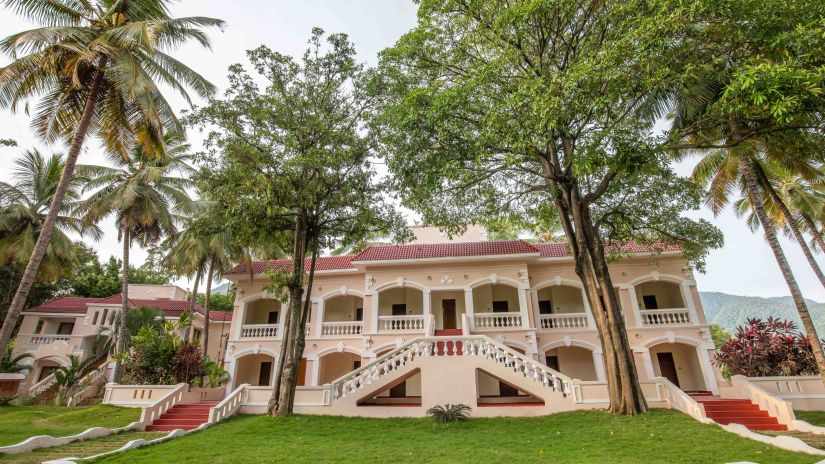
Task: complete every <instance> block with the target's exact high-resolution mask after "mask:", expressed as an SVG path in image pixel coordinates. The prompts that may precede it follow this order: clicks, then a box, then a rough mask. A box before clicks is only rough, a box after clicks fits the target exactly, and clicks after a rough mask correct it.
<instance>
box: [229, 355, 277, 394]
mask: <svg viewBox="0 0 825 464" xmlns="http://www.w3.org/2000/svg"><path fill="white" fill-rule="evenodd" d="M275 368H276V365H275V358H274V357H272V356H270V355H268V354H264V353H257V354H248V355H246V356H243V357H241V358H238V359H237V360H236V361H235V379H234V384H235V385H241V384H245V383H247V384H249V385H252V386H256V387H265V386H271V385H272V381H273V379H274V378H275Z"/></svg>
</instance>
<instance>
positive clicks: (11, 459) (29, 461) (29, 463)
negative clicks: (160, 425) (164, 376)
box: [0, 432, 167, 464]
mask: <svg viewBox="0 0 825 464" xmlns="http://www.w3.org/2000/svg"><path fill="white" fill-rule="evenodd" d="M166 433H167V432H123V433H119V434H117V435H109V436H106V437H101V438H95V439H94V440H86V441H76V442H74V443H69V444H68V445H63V446H55V447H52V448H41V449H39V450H34V451H32V452H30V453H21V454H11V455H2V454H0V464H7V463H14V464H40V463H41V462H44V461H51V460H55V459H61V458H68V457H78V458H85V457H86V456H95V455H97V454H101V453H106V452H108V451H114V450H116V449H118V448H120V447H121V446H123V445H125V444H126V443H128V442H130V441H131V440H137V439H138V438H143V439H144V440H152V439H155V438H159V437H162V436H164V435H166Z"/></svg>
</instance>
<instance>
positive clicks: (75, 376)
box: [54, 354, 95, 405]
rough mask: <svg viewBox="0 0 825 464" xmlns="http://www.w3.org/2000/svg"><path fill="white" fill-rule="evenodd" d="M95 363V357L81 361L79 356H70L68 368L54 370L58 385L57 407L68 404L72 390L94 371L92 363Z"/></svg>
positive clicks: (61, 367)
mask: <svg viewBox="0 0 825 464" xmlns="http://www.w3.org/2000/svg"><path fill="white" fill-rule="evenodd" d="M94 362H95V358H94V357H89V358H86V359H84V360H83V361H81V360H80V358H78V357H77V356H75V355H73V354H70V355H69V364H68V365H67V366H60V367H58V368H57V369H55V370H54V379H55V382H56V383H57V385H58V390H57V398H56V399H55V403H56V404H57V405H65V404H66V401H68V399H69V395H70V394H71V392H72V389H73V388H74V387H75V385H77V382H79V381H80V379H82V378H83V376H84V375H86V374H88V373H89V371H90V370H92V363H94Z"/></svg>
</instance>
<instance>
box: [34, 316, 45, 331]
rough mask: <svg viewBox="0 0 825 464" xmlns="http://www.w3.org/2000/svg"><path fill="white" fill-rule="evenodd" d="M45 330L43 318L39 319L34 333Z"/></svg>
mask: <svg viewBox="0 0 825 464" xmlns="http://www.w3.org/2000/svg"><path fill="white" fill-rule="evenodd" d="M42 330H43V319H40V320H38V321H37V327H35V328H34V333H36V334H39V333H40V331H42Z"/></svg>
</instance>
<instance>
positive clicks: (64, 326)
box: [57, 322, 74, 335]
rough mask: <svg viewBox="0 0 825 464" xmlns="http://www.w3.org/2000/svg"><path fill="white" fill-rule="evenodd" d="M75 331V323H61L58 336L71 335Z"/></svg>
mask: <svg viewBox="0 0 825 464" xmlns="http://www.w3.org/2000/svg"><path fill="white" fill-rule="evenodd" d="M73 330H74V322H61V323H60V326H58V328H57V335H71V334H72V331H73Z"/></svg>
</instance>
